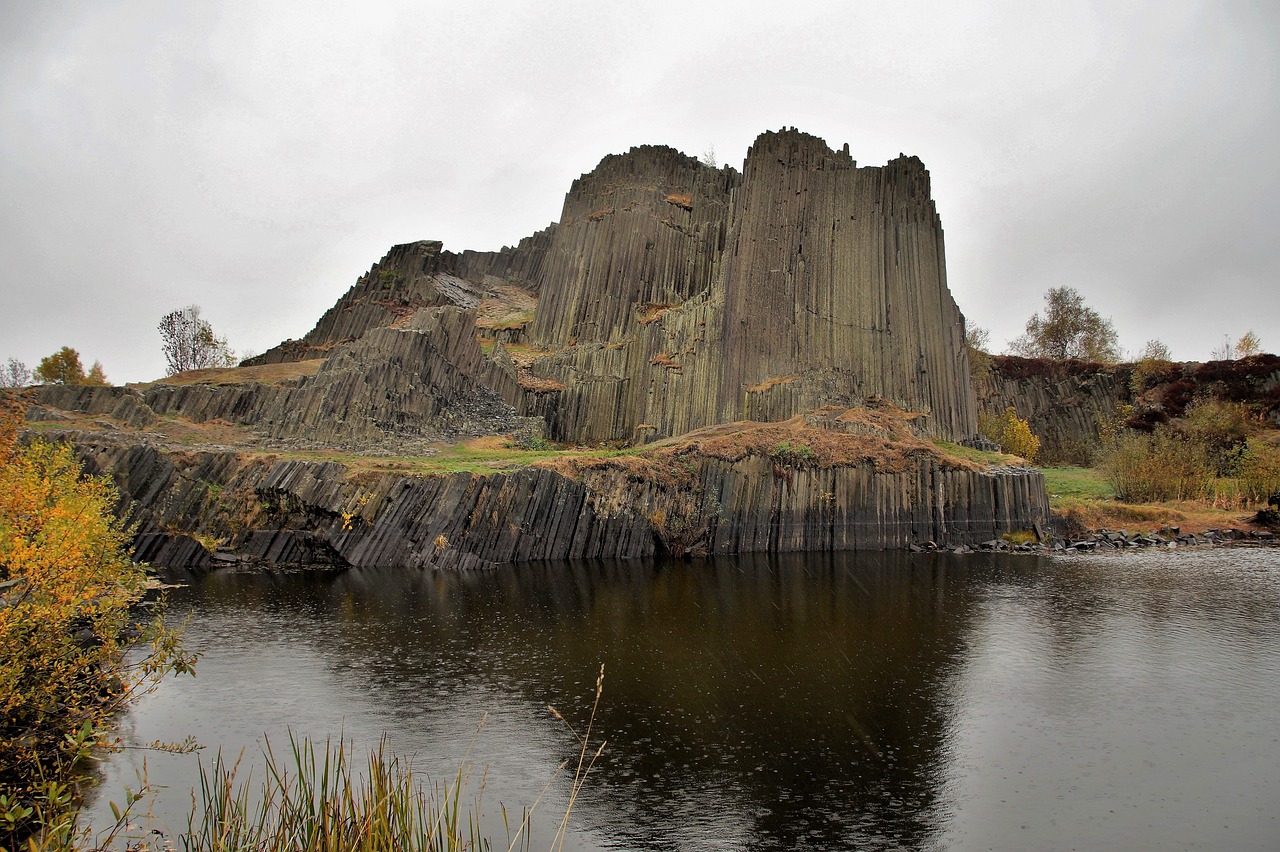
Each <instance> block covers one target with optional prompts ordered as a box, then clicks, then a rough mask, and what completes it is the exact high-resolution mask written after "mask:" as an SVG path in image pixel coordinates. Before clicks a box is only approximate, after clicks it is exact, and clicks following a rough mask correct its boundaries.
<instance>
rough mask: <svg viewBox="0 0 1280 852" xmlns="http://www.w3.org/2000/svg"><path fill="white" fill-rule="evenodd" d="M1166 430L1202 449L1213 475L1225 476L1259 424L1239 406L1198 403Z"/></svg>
mask: <svg viewBox="0 0 1280 852" xmlns="http://www.w3.org/2000/svg"><path fill="white" fill-rule="evenodd" d="M1170 426H1171V428H1173V429H1175V430H1177V431H1178V432H1180V433H1181V434H1182V435H1184V436H1185V437H1186V438H1187V439H1188V440H1190V441H1192V442H1193V443H1196V444H1198V445H1199V446H1200V447H1202V448H1203V451H1204V453H1205V457H1206V459H1207V461H1208V463H1209V465H1210V466H1211V467H1212V468H1213V470H1214V472H1215V473H1217V474H1218V475H1219V476H1229V475H1230V474H1231V473H1232V471H1234V469H1235V467H1236V465H1237V463H1238V462H1239V460H1240V454H1241V453H1242V452H1243V451H1244V445H1245V442H1246V441H1247V440H1248V438H1249V436H1250V435H1251V434H1253V433H1255V432H1257V431H1258V430H1259V429H1260V428H1261V423H1260V422H1259V420H1258V418H1256V417H1254V416H1253V415H1252V414H1251V413H1250V412H1249V409H1248V407H1247V406H1246V405H1245V404H1244V403H1242V402H1225V401H1223V400H1220V399H1200V400H1197V401H1195V402H1193V403H1192V404H1191V405H1190V406H1189V407H1188V408H1187V410H1186V413H1184V414H1183V415H1182V417H1181V418H1180V419H1179V420H1177V421H1174V423H1172V424H1170Z"/></svg>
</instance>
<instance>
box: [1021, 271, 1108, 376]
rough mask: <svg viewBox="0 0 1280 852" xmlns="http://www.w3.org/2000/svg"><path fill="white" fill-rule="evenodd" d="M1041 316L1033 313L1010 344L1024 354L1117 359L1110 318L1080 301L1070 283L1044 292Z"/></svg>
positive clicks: (1087, 359) (1063, 357)
mask: <svg viewBox="0 0 1280 852" xmlns="http://www.w3.org/2000/svg"><path fill="white" fill-rule="evenodd" d="M1044 301H1045V310H1044V316H1043V317H1042V316H1041V315H1040V314H1038V313H1037V314H1033V315H1032V317H1031V319H1029V320H1027V327H1026V331H1025V333H1024V334H1023V335H1022V336H1021V337H1019V338H1018V339H1017V340H1014V341H1013V342H1012V343H1011V344H1010V348H1011V349H1012V350H1013V352H1014V354H1016V355H1022V356H1025V357H1027V358H1054V359H1059V360H1061V359H1066V358H1079V359H1081V360H1084V361H1118V360H1119V359H1120V342H1119V338H1118V337H1117V335H1116V330H1115V328H1114V327H1112V325H1111V321H1110V320H1106V319H1103V318H1102V316H1101V315H1099V314H1098V312H1097V311H1095V310H1093V308H1090V307H1088V306H1087V305H1085V303H1084V297H1083V296H1081V295H1080V294H1079V293H1077V292H1076V291H1075V290H1074V289H1072V288H1070V287H1053V288H1051V289H1050V290H1049V291H1048V292H1047V293H1045V295H1044Z"/></svg>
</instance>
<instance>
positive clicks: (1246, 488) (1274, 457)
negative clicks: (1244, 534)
mask: <svg viewBox="0 0 1280 852" xmlns="http://www.w3.org/2000/svg"><path fill="white" fill-rule="evenodd" d="M1236 472H1237V475H1238V476H1239V482H1240V491H1241V493H1243V494H1244V495H1245V497H1247V498H1248V499H1249V500H1252V501H1254V502H1256V503H1262V502H1265V501H1266V499H1267V498H1268V497H1270V496H1272V495H1274V494H1280V446H1277V445H1276V444H1269V443H1267V442H1266V441H1264V440H1262V439H1261V438H1250V439H1249V440H1248V441H1247V442H1246V444H1245V447H1244V451H1243V452H1242V453H1241V454H1240V460H1239V464H1238V465H1237V468H1236Z"/></svg>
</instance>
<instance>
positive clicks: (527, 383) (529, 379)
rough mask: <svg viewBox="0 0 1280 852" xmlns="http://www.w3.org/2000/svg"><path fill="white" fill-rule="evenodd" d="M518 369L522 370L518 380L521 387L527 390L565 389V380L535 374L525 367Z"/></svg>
mask: <svg viewBox="0 0 1280 852" xmlns="http://www.w3.org/2000/svg"><path fill="white" fill-rule="evenodd" d="M518 369H519V371H520V375H519V377H518V378H517V379H516V382H517V384H519V385H520V387H522V388H524V389H525V390H527V391H533V392H534V393H555V392H556V391H562V390H564V382H560V381H556V380H555V379H545V378H543V377H541V376H535V375H534V374H533V373H530V372H529V371H528V370H525V369H524V368H518Z"/></svg>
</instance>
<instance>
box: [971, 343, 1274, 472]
mask: <svg viewBox="0 0 1280 852" xmlns="http://www.w3.org/2000/svg"><path fill="white" fill-rule="evenodd" d="M974 386H975V389H976V392H977V399H978V404H979V407H980V408H981V410H982V411H984V412H986V413H988V414H999V413H1000V412H1002V411H1004V410H1005V408H1007V407H1012V408H1013V409H1014V410H1015V411H1016V412H1017V413H1018V416H1019V417H1021V418H1023V419H1024V420H1026V421H1027V423H1028V425H1029V426H1030V427H1031V431H1032V432H1034V433H1035V434H1036V435H1037V436H1038V437H1039V438H1040V459H1041V461H1043V462H1045V463H1047V464H1083V465H1088V464H1089V460H1090V456H1091V454H1092V453H1093V451H1094V450H1096V449H1097V447H1098V445H1099V442H1100V439H1101V433H1102V430H1103V428H1104V426H1107V425H1110V426H1112V427H1126V428H1132V429H1139V430H1146V431H1150V430H1151V429H1153V428H1154V427H1156V426H1158V425H1160V424H1162V423H1166V422H1168V421H1169V420H1171V419H1174V418H1178V417H1181V416H1182V415H1183V414H1184V413H1186V410H1187V408H1188V407H1189V406H1191V405H1192V404H1193V403H1194V402H1195V401H1196V400H1203V399H1217V400H1223V401H1227V402H1236V403H1241V404H1243V405H1245V406H1246V407H1247V408H1248V409H1249V411H1250V412H1251V413H1252V414H1254V415H1256V416H1258V417H1260V418H1264V419H1266V420H1269V421H1270V422H1272V423H1274V424H1276V425H1280V356H1276V355H1270V354H1262V355H1253V356H1250V357H1248V358H1241V359H1239V360H1235V361H1209V362H1206V363H1203V364H1198V363H1171V362H1166V361H1152V362H1145V363H1139V364H1092V363H1089V362H1086V361H1075V360H1067V361H1055V360H1049V359H1043V358H1019V357H1015V356H1003V355H1002V356H997V357H995V358H994V359H992V365H991V368H990V370H988V371H987V372H985V373H983V374H982V375H979V376H977V377H975V381H974Z"/></svg>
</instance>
